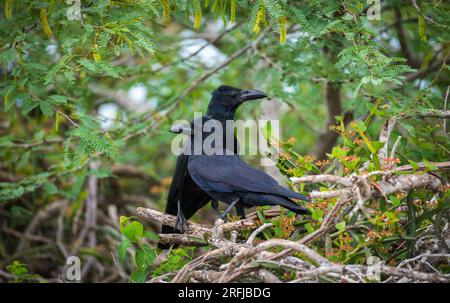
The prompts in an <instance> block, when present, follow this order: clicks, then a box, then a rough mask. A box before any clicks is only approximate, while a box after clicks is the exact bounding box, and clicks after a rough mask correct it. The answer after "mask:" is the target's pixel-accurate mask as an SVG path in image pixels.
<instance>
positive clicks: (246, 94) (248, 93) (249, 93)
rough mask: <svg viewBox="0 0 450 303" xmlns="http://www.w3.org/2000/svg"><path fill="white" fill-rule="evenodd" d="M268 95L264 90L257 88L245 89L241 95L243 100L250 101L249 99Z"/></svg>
mask: <svg viewBox="0 0 450 303" xmlns="http://www.w3.org/2000/svg"><path fill="white" fill-rule="evenodd" d="M265 97H267V95H266V94H265V93H263V92H262V91H259V90H256V89H249V90H243V91H242V92H241V96H240V97H239V99H240V101H241V102H244V101H248V100H256V99H261V98H265Z"/></svg>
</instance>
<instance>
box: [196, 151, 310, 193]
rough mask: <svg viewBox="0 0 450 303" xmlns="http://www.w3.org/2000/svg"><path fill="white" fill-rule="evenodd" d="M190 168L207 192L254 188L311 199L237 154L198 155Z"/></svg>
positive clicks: (254, 189) (227, 191)
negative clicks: (284, 185) (279, 182)
mask: <svg viewBox="0 0 450 303" xmlns="http://www.w3.org/2000/svg"><path fill="white" fill-rule="evenodd" d="M188 170H189V174H190V176H191V177H192V179H193V180H194V181H195V183H197V185H198V186H199V187H200V188H201V189H203V190H204V191H206V192H208V191H216V192H222V193H231V192H235V191H238V192H254V193H265V194H272V195H279V196H284V197H289V198H294V199H301V200H305V201H309V199H308V198H307V197H306V196H304V195H302V194H299V193H297V192H294V191H292V190H289V189H287V188H284V187H282V186H280V185H279V184H278V182H277V181H276V180H275V179H274V178H272V177H271V176H269V175H268V174H266V173H265V172H263V171H261V170H259V169H256V168H253V167H251V166H250V165H248V164H247V163H245V162H244V161H242V160H241V159H240V158H239V156H237V155H214V156H194V158H192V159H191V160H190V161H189V164H188Z"/></svg>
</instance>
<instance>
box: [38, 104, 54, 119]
mask: <svg viewBox="0 0 450 303" xmlns="http://www.w3.org/2000/svg"><path fill="white" fill-rule="evenodd" d="M39 108H40V109H41V112H42V113H43V114H44V116H47V117H51V116H53V108H52V106H51V105H50V104H49V103H48V102H46V101H41V102H39Z"/></svg>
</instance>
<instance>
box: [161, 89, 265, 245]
mask: <svg viewBox="0 0 450 303" xmlns="http://www.w3.org/2000/svg"><path fill="white" fill-rule="evenodd" d="M264 97H267V95H266V94H264V93H263V92H260V91H257V90H242V89H239V88H234V87H231V86H226V85H223V86H220V87H219V88H217V89H216V90H215V91H214V92H213V93H212V98H211V100H210V102H209V106H208V110H207V113H206V117H207V118H206V119H215V120H217V121H219V122H220V123H221V124H222V126H223V127H222V128H223V132H224V134H223V139H224V141H225V140H226V131H227V130H226V127H225V123H226V121H227V120H233V119H234V114H235V112H236V109H237V108H238V107H239V106H240V105H241V104H242V103H243V102H245V101H248V100H256V99H261V98H264ZM234 142H235V144H234V152H235V153H237V148H238V144H237V139H236V138H234ZM224 144H225V142H224ZM188 159H189V155H187V154H181V155H179V156H178V159H177V163H176V168H175V173H174V175H173V178H172V182H171V184H170V188H169V194H168V197H167V205H166V210H165V212H166V213H167V214H171V215H176V216H177V228H173V227H170V226H166V225H163V226H162V229H161V233H179V232H180V231H181V232H183V226H184V221H185V219H189V218H191V217H192V216H193V215H194V214H195V213H196V212H197V211H198V210H199V209H201V208H202V207H204V206H205V205H206V204H207V203H208V202H209V201H211V196H209V195H208V194H207V193H205V192H204V191H203V190H202V189H200V188H199V187H198V186H197V184H196V183H195V182H194V181H193V180H192V178H191V177H190V175H189V173H188V170H187V167H188ZM212 205H213V207H214V208H217V201H215V200H213V201H212ZM237 211H238V215H240V216H242V217H243V216H244V215H245V212H244V211H243V209H242V208H237ZM158 246H159V247H160V248H168V247H166V245H163V244H159V245H158Z"/></svg>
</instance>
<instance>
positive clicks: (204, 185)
mask: <svg viewBox="0 0 450 303" xmlns="http://www.w3.org/2000/svg"><path fill="white" fill-rule="evenodd" d="M202 119H203V121H202V122H205V120H207V117H203V118H202ZM197 125H199V124H196V123H195V121H194V122H193V123H191V127H184V126H179V127H175V129H172V132H183V133H185V134H188V135H190V137H191V144H190V148H191V155H190V156H189V158H188V172H189V175H190V177H191V178H192V180H193V182H195V184H197V186H198V187H199V188H200V189H201V190H203V191H204V192H206V193H207V194H208V195H209V196H210V197H211V199H213V200H218V201H223V202H225V203H227V204H228V205H229V206H228V208H227V209H226V210H225V211H224V212H223V213H222V214H221V216H220V218H222V219H226V216H227V214H228V212H230V210H231V209H232V208H233V207H236V206H239V207H253V206H264V205H280V206H282V207H284V208H287V209H289V210H291V211H293V212H295V213H297V214H308V213H309V210H307V209H306V208H304V207H302V206H300V205H298V204H296V203H295V202H294V201H292V199H299V200H304V201H310V200H309V199H308V197H306V196H304V195H302V194H300V193H297V192H295V191H292V190H290V189H287V188H284V187H282V186H280V185H279V184H278V182H277V181H276V180H275V179H273V178H272V177H271V176H269V175H268V174H266V173H265V172H263V171H261V170H258V169H256V168H253V167H251V166H250V165H248V164H247V163H245V162H244V161H243V160H242V159H241V158H240V157H239V155H236V154H230V152H228V153H226V152H225V151H223V152H221V153H220V154H213V155H208V154H205V152H204V151H203V152H199V151H198V148H203V146H202V145H201V144H195V143H194V142H195V141H198V140H201V142H203V141H204V140H205V139H206V137H208V136H209V135H210V134H209V133H207V132H205V131H204V129H203V127H198V126H197Z"/></svg>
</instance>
